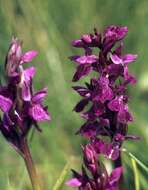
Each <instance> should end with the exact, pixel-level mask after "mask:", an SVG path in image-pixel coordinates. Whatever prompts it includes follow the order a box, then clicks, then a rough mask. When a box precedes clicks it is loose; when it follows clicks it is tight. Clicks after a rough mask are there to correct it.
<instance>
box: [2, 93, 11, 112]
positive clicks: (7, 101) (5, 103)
mask: <svg viewBox="0 0 148 190" xmlns="http://www.w3.org/2000/svg"><path fill="white" fill-rule="evenodd" d="M11 106H12V101H11V100H10V99H9V98H6V97H4V96H2V95H0V109H1V110H2V111H3V112H8V111H9V110H10V108H11Z"/></svg>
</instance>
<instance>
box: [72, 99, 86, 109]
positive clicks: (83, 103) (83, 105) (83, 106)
mask: <svg viewBox="0 0 148 190" xmlns="http://www.w3.org/2000/svg"><path fill="white" fill-rule="evenodd" d="M88 102H89V100H88V99H82V100H81V101H80V102H78V104H77V105H76V106H75V107H74V111H76V112H81V111H83V109H84V108H85V106H87V104H88Z"/></svg>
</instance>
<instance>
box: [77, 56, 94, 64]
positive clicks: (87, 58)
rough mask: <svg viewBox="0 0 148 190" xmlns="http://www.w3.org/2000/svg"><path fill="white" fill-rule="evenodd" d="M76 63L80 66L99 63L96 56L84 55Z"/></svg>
mask: <svg viewBox="0 0 148 190" xmlns="http://www.w3.org/2000/svg"><path fill="white" fill-rule="evenodd" d="M75 61H76V62H77V63H79V64H91V63H95V62H96V61H97V57H96V56H95V55H84V56H81V57H77V58H76V59H75Z"/></svg>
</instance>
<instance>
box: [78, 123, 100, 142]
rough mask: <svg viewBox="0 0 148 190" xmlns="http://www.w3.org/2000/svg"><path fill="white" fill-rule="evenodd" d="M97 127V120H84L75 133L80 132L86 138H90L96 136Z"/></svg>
mask: <svg viewBox="0 0 148 190" xmlns="http://www.w3.org/2000/svg"><path fill="white" fill-rule="evenodd" d="M97 129H98V123H97V122H86V123H84V124H83V125H82V126H81V128H80V129H79V131H78V132H77V133H76V134H81V135H82V136H85V137H86V138H91V137H95V136H96V131H97Z"/></svg>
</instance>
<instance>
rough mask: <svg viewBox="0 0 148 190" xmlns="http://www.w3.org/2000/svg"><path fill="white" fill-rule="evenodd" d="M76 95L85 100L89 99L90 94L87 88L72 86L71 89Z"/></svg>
mask: <svg viewBox="0 0 148 190" xmlns="http://www.w3.org/2000/svg"><path fill="white" fill-rule="evenodd" d="M72 88H73V89H74V90H75V91H76V92H77V93H79V94H80V96H83V97H85V98H89V97H90V92H89V90H88V89H87V88H85V87H82V86H73V87H72Z"/></svg>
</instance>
